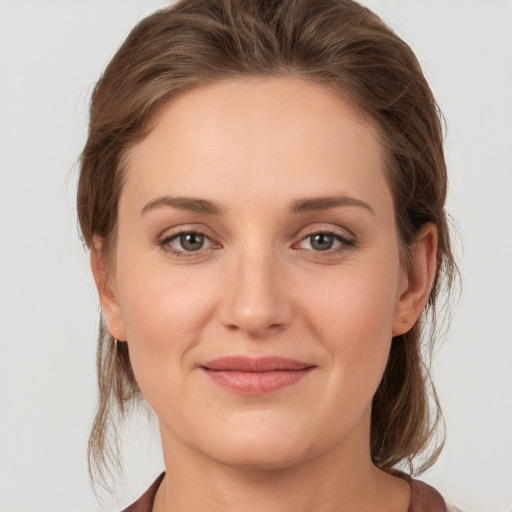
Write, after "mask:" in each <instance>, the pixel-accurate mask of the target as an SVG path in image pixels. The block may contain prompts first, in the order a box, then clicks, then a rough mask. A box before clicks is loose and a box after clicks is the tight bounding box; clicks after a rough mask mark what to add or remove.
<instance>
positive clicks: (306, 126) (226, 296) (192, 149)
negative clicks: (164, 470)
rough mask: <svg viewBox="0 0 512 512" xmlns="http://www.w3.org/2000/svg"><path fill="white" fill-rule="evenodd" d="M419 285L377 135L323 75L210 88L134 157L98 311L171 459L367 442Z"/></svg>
mask: <svg viewBox="0 0 512 512" xmlns="http://www.w3.org/2000/svg"><path fill="white" fill-rule="evenodd" d="M407 288H408V276H407V274H406V272H405V271H404V270H403V268H402V266H401V264H400V259H399V251H398V245H397V233H396V230H395V218H394V210H393V201H392V197H391V194H390V190H389V188H388V185H387V183H386V180H385V177H384V169H383V156H382V152H381V147H380V145H379V142H378V140H377V136H376V131H375V129H374V128H373V127H372V126H371V125H370V124H369V123H368V122H367V121H365V120H364V119H363V118H362V117H361V116H360V115H359V114H358V113H357V112H356V111H355V110H354V109H353V108H352V107H351V106H350V104H348V103H347V102H345V101H344V100H342V99H341V98H340V97H339V96H337V95H336V94H335V93H333V92H331V91H330V90H328V89H326V88H324V87H323V86H321V85H318V84H313V83H308V82H305V81H301V80H299V79H294V78H273V79H253V80H245V81H241V80H228V81H223V82H220V83H215V84H212V85H208V86H204V87H201V88H196V89H194V90H191V91H188V92H185V93H183V94H181V95H179V96H177V97H175V98H174V99H172V100H171V101H170V102H169V103H168V104H167V105H166V106H165V107H164V108H163V110H162V111H161V113H160V115H159V118H158V122H157V124H156V126H155V128H154V129H153V130H152V131H151V133H150V134H149V135H148V136H147V137H146V138H145V139H144V140H143V141H142V142H140V143H139V144H137V145H136V146H135V147H134V148H133V149H132V150H131V151H130V152H129V154H128V158H127V167H126V182H125V184H124V188H123V191H122V194H121V198H120V202H119V226H118V238H117V248H116V253H115V268H114V271H113V273H112V277H111V280H110V282H109V287H107V288H106V291H104V292H103V296H102V305H103V309H104V312H105V315H106V318H107V321H108V323H109V328H110V330H111V332H112V333H113V335H114V336H115V337H117V338H118V339H120V340H127V342H128V346H129V351H130V358H131V362H132V365H133V370H134V372H135V376H136V379H137V382H138V384H139V386H140V389H141V391H142V394H143V395H144V397H145V399H146V400H147V402H148V403H149V405H150V406H151V407H152V409H153V410H154V411H155V413H156V415H157V416H158V419H159V423H160V427H161V433H162V440H163V445H164V452H165V451H166V450H169V451H172V452H173V453H182V452H187V451H188V452H189V453H194V454H195V456H199V457H207V458H208V459H210V460H213V461H217V462H221V463H223V464H227V465H234V466H243V467H254V468H277V467H287V466H290V465H293V464H297V463H299V462H301V461H304V460H308V459H309V460H312V459H314V458H315V457H319V456H331V455H334V454H338V455H339V454H340V453H343V454H344V456H345V457H349V458H350V456H351V454H354V456H355V457H358V456H360V454H361V450H365V451H369V426H370V406H371V401H372V396H373V394H374V393H375V391H376V389H377V387H378V385H379V382H380V380H381V377H382V374H383V372H384V369H385V366H386V362H387V359H388V353H389V349H390V344H391V339H392V336H393V335H396V334H400V333H402V332H405V331H406V330H407V328H409V327H410V325H411V324H412V322H413V320H414V319H412V318H411V319H410V321H408V320H404V318H403V312H404V307H403V304H402V303H403V302H404V297H405V296H406V292H407ZM402 322H404V323H407V322H408V325H403V324H402ZM114 329H115V330H114ZM356 452H357V455H355V454H356Z"/></svg>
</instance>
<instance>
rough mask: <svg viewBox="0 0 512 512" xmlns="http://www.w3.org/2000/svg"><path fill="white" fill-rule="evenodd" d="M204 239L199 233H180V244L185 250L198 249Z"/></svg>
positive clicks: (201, 246) (200, 247)
mask: <svg viewBox="0 0 512 512" xmlns="http://www.w3.org/2000/svg"><path fill="white" fill-rule="evenodd" d="M204 239H205V237H204V235H200V234H199V233H184V234H182V235H180V245H181V247H183V249H185V250H186V251H198V250H199V249H202V248H203V245H204Z"/></svg>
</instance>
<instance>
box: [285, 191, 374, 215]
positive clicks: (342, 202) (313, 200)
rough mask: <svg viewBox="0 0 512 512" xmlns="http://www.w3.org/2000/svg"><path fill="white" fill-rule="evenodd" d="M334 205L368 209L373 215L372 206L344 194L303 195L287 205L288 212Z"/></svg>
mask: <svg viewBox="0 0 512 512" xmlns="http://www.w3.org/2000/svg"><path fill="white" fill-rule="evenodd" d="M336 206H357V207H360V208H364V209H365V210H368V211H369V212H370V213H371V214H373V215H375V212H374V210H373V208H372V207H371V206H370V205H369V204H368V203H365V202H364V201H361V200H360V199H356V198H355V197H350V196H346V195H336V196H319V197H305V198H303V199H296V200H295V201H292V202H291V203H290V206H289V212H290V213H306V212H316V211H320V210H328V209H329V208H335V207H336Z"/></svg>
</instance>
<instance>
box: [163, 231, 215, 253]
mask: <svg viewBox="0 0 512 512" xmlns="http://www.w3.org/2000/svg"><path fill="white" fill-rule="evenodd" d="M159 244H160V245H161V246H162V248H163V249H164V250H166V251H168V252H170V253H172V254H174V255H175V256H179V257H187V256H189V255H190V254H189V253H193V252H197V251H201V250H204V249H209V248H210V247H212V246H213V242H212V241H211V240H210V239H209V238H208V237H207V236H206V235H205V234H203V233H200V232H198V231H182V232H180V233H175V234H173V235H171V236H167V237H165V238H164V239H163V240H161V241H160V242H159ZM187 253H188V254H187Z"/></svg>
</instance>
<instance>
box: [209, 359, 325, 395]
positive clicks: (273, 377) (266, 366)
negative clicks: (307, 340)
mask: <svg viewBox="0 0 512 512" xmlns="http://www.w3.org/2000/svg"><path fill="white" fill-rule="evenodd" d="M315 367H316V366H315V365H312V364H310V363H305V362H303V361H297V360H295V359H287V358H283V357H273V356H271V357H259V358H252V357H246V356H229V357H221V358H218V359H213V360H212V361H208V362H207V363H204V364H203V365H201V366H200V368H201V370H203V371H204V372H205V373H206V374H207V375H208V377H209V378H210V379H212V381H213V382H214V383H216V384H217V385H219V386H221V387H223V388H225V389H227V390H229V391H232V392H234V393H238V394H242V395H264V394H267V393H274V392H276V391H279V390H281V389H283V388H286V387H288V386H292V385H293V384H297V383H299V382H300V381H301V380H303V379H304V378H305V377H306V376H307V375H308V374H309V373H310V372H311V370H313V369H314V368H315Z"/></svg>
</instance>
